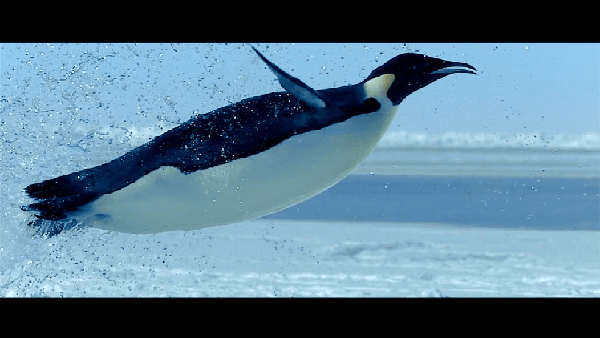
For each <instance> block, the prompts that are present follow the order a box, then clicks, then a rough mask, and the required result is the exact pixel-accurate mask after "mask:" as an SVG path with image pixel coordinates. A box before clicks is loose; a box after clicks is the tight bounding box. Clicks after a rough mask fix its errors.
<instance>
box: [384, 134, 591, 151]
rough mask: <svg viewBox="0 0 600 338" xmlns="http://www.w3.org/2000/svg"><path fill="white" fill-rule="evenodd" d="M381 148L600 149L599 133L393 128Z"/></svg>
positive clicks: (385, 136) (385, 137) (386, 135)
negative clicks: (444, 130)
mask: <svg viewBox="0 0 600 338" xmlns="http://www.w3.org/2000/svg"><path fill="white" fill-rule="evenodd" d="M377 147H378V148H395V147H403V148H520V147H533V148H548V149H572V150H600V133H594V132H588V133H583V134H574V135H569V134H546V133H540V132H534V133H531V134H509V133H474V132H473V133H471V132H444V133H420V132H409V131H392V132H388V133H386V134H385V135H384V136H383V138H382V139H381V141H380V142H379V144H378V145H377Z"/></svg>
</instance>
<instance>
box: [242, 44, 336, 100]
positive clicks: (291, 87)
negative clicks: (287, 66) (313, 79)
mask: <svg viewBox="0 0 600 338" xmlns="http://www.w3.org/2000/svg"><path fill="white" fill-rule="evenodd" d="M252 49H254V51H255V52H256V54H258V56H259V57H260V58H261V59H262V60H263V61H264V63H266V64H267V66H268V67H269V69H271V71H272V72H273V73H274V74H275V75H276V76H277V79H278V80H279V84H280V85H281V87H283V89H285V90H287V91H288V92H290V94H292V95H294V96H295V97H296V98H297V99H298V100H301V101H303V102H305V103H306V104H308V105H309V106H311V107H314V108H325V107H326V106H328V102H327V99H326V98H325V97H324V96H323V95H321V94H319V93H318V92H317V91H316V90H314V89H312V88H310V87H309V86H308V85H306V84H305V83H304V82H302V81H300V80H299V79H297V78H295V77H293V76H291V75H290V74H288V73H286V72H284V71H283V70H281V68H279V67H277V66H276V65H275V64H274V63H272V62H271V61H269V60H268V59H267V58H266V57H264V55H262V54H261V53H260V52H259V51H258V50H256V48H254V47H252Z"/></svg>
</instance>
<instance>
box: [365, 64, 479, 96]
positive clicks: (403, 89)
mask: <svg viewBox="0 0 600 338" xmlns="http://www.w3.org/2000/svg"><path fill="white" fill-rule="evenodd" d="M474 70H476V69H475V67H473V66H471V65H469V64H467V63H462V62H451V61H445V60H442V59H438V58H434V57H429V56H425V55H422V54H414V53H405V54H400V55H398V56H396V57H394V58H392V59H391V60H389V61H388V62H386V63H385V64H383V65H382V66H380V67H378V68H377V69H375V70H374V71H373V72H371V74H370V75H369V76H368V77H367V78H366V79H365V81H364V82H365V83H366V84H369V82H370V81H371V83H372V82H377V83H387V84H388V86H389V88H388V89H387V97H388V98H389V99H390V101H391V102H392V104H393V105H394V106H397V105H399V104H400V102H402V100H404V99H405V98H406V97H407V96H408V95H410V94H412V93H413V92H415V91H417V90H418V89H421V88H423V87H425V86H427V85H428V84H430V83H433V82H435V81H436V80H439V79H441V78H443V77H445V76H447V75H450V74H456V73H466V74H475V72H474ZM390 82H391V85H390V84H389V83H390Z"/></svg>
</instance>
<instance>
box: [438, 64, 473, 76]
mask: <svg viewBox="0 0 600 338" xmlns="http://www.w3.org/2000/svg"><path fill="white" fill-rule="evenodd" d="M476 70H477V69H475V67H473V66H471V65H470V64H468V63H463V62H451V61H445V62H444V63H443V64H442V68H440V69H438V70H434V71H432V72H431V73H429V74H431V75H442V76H446V75H450V74H458V73H464V74H477V73H475V71H476Z"/></svg>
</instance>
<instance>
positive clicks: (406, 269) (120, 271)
mask: <svg viewBox="0 0 600 338" xmlns="http://www.w3.org/2000/svg"><path fill="white" fill-rule="evenodd" d="M17 241H18V245H22V247H20V248H19V250H15V251H13V252H11V253H10V254H11V255H19V257H12V258H13V259H11V260H10V261H11V262H12V263H13V265H12V266H10V267H7V266H5V264H3V265H4V266H3V271H2V280H1V284H0V286H1V287H2V289H1V290H2V294H3V295H4V296H44V297H45V296H50V297H63V296H64V297H79V296H145V297H156V296H160V297H162V296H169V297H181V296H217V297H229V296H245V297H254V296H262V297H272V296H280V297H304V296H309V297H312V296H394V297H395V296H404V297H421V296H425V297H440V296H449V297H460V296H464V297H473V296H476V297H478V296H484V297H488V296H493V297H498V296H515V297H521V296H594V297H597V296H600V271H599V270H600V269H599V267H598V264H599V262H598V259H599V258H600V252H599V243H600V232H598V231H593V232H591V231H526V230H521V231H519V230H514V229H512V230H505V229H481V228H452V227H447V226H446V227H445V226H444V225H431V224H400V223H351V222H350V223H345V222H297V221H267V220H256V221H248V222H243V223H239V224H235V225H229V226H223V227H219V228H211V229H205V230H202V231H194V232H173V233H165V234H158V235H125V234H117V233H106V232H102V231H100V230H95V229H89V230H85V231H82V232H78V233H71V234H66V235H60V236H57V237H54V238H51V239H47V240H39V239H37V240H30V239H28V238H20V239H17ZM5 254H6V253H5Z"/></svg>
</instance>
